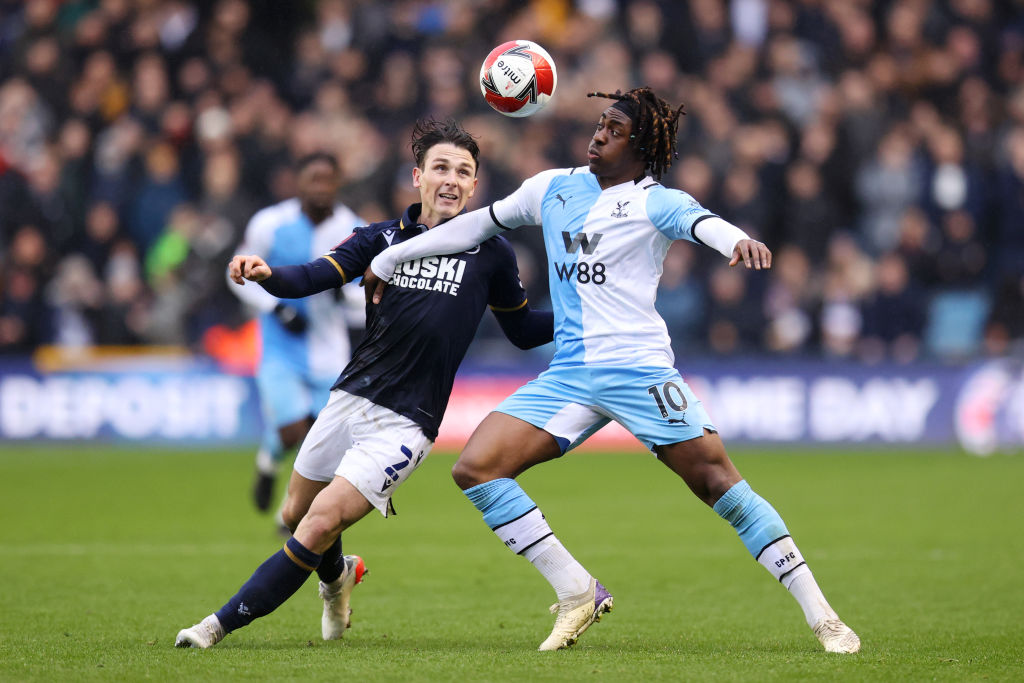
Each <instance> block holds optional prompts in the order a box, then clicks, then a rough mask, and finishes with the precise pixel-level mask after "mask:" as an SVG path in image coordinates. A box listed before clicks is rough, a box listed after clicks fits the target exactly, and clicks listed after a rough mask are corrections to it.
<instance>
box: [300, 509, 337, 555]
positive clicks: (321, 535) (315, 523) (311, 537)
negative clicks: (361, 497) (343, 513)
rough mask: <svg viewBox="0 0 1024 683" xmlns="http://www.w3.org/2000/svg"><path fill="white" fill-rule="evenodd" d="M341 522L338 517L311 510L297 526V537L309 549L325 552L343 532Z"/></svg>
mask: <svg viewBox="0 0 1024 683" xmlns="http://www.w3.org/2000/svg"><path fill="white" fill-rule="evenodd" d="M342 527H343V525H342V523H341V520H340V519H338V518H337V515H332V514H329V513H326V512H324V511H322V510H321V511H317V510H310V511H309V512H308V513H306V515H305V516H304V517H303V518H302V521H301V522H299V524H298V525H297V526H296V529H295V536H296V537H300V536H301V538H299V540H300V542H302V544H303V545H305V546H306V547H307V548H310V549H311V550H314V549H315V552H323V551H324V550H326V549H327V548H328V547H329V546H330V545H331V544H332V543H334V539H336V538H337V537H338V534H340V533H341V531H342Z"/></svg>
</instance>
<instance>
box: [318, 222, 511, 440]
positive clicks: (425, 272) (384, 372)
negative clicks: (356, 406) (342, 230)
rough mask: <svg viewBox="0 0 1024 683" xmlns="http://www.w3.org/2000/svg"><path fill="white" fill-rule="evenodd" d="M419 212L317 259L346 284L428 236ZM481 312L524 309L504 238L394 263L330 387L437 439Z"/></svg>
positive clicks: (375, 227) (366, 231) (358, 234)
mask: <svg viewBox="0 0 1024 683" xmlns="http://www.w3.org/2000/svg"><path fill="white" fill-rule="evenodd" d="M419 212H420V205H419V204H413V205H412V206H410V207H409V209H407V210H406V212H405V215H404V216H403V218H402V219H401V220H396V221H388V222H385V223H374V224H372V225H369V226H366V227H363V228H356V229H355V230H354V231H353V233H352V235H351V236H350V237H349V238H347V239H346V240H345V241H344V242H342V243H341V244H339V245H338V246H337V247H335V248H334V249H333V250H332V251H331V252H330V253H329V254H328V255H326V256H325V257H324V258H325V259H326V260H327V261H330V262H332V265H333V266H334V267H335V268H336V269H337V270H338V273H339V275H340V276H341V277H342V278H344V281H345V282H350V281H351V280H353V279H354V278H357V277H359V276H361V275H362V274H363V273H364V272H365V271H366V268H367V266H369V265H370V261H371V260H373V257H374V256H376V255H377V254H379V253H380V252H382V251H384V249H386V248H387V247H389V246H390V245H391V244H394V243H398V242H403V241H405V240H407V239H410V238H412V237H415V236H416V235H418V234H420V233H421V232H423V231H424V230H426V229H427V228H426V226H424V225H421V224H419V223H417V222H416V218H418V217H419ZM487 306H490V307H491V308H492V309H494V310H495V311H497V312H502V311H514V310H516V309H520V308H523V307H525V306H526V291H525V290H524V289H523V285H522V283H520V281H519V269H518V267H517V265H516V258H515V253H514V252H513V251H512V246H511V245H510V244H509V243H508V241H507V240H505V238H503V237H500V236H498V237H492V238H491V239H489V240H487V241H486V242H484V243H483V244H481V245H479V246H478V247H473V248H472V249H469V250H468V251H464V252H462V253H459V254H450V255H447V256H429V257H426V258H422V259H417V260H413V261H408V262H406V263H403V264H400V265H399V267H398V269H397V270H396V271H395V276H394V278H392V280H391V283H390V284H389V285H388V287H387V289H385V290H384V295H383V298H382V299H381V302H380V304H378V305H376V306H375V305H373V304H368V305H367V307H366V333H365V335H364V337H363V340H362V342H360V344H359V345H358V346H357V347H356V349H355V351H353V353H352V360H351V361H350V362H349V364H348V365H347V366H346V367H345V369H344V371H343V372H342V373H341V376H340V377H339V378H338V381H337V382H335V384H334V387H333V388H334V389H342V390H344V391H347V392H349V393H351V394H356V395H357V396H362V397H363V398H366V399H368V400H370V401H372V402H374V403H376V404H377V405H381V406H384V407H385V408H389V409H391V410H393V411H395V412H396V413H398V414H400V415H404V416H406V417H408V418H409V419H410V420H412V421H413V422H415V423H416V424H417V425H419V426H420V427H421V428H422V429H423V433H424V434H426V435H427V436H428V437H429V438H430V439H436V438H437V430H438V427H439V425H440V424H441V418H442V417H443V416H444V411H445V408H446V407H447V406H448V397H449V395H450V394H451V391H452V383H453V382H454V380H455V372H456V370H458V367H459V363H461V362H462V359H463V357H464V356H465V355H466V349H467V348H468V347H469V344H470V342H471V341H472V340H473V336H474V335H475V333H476V328H477V325H478V324H479V323H480V318H481V317H483V314H484V311H485V310H486V308H487Z"/></svg>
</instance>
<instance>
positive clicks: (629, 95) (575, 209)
mask: <svg viewBox="0 0 1024 683" xmlns="http://www.w3.org/2000/svg"><path fill="white" fill-rule="evenodd" d="M592 95H594V96H599V97H606V98H610V99H612V100H615V102H614V104H612V105H611V106H610V107H608V108H607V109H605V110H604V112H603V113H601V115H600V118H599V120H598V123H597V129H596V130H595V132H594V135H593V137H592V139H591V142H590V146H589V148H588V150H587V157H588V165H587V166H585V167H580V168H571V169H556V170H550V171H544V172H542V173H539V174H537V175H535V176H533V177H532V178H529V179H527V180H526V181H525V182H524V183H523V184H522V186H521V187H520V188H519V189H518V190H517V191H516V192H514V193H513V194H511V195H509V196H508V197H506V198H505V199H502V200H500V201H498V202H495V203H494V204H493V205H492V206H491V207H490V208H489V209H480V210H478V211H474V212H472V213H470V214H467V215H466V216H462V217H458V218H456V219H455V220H452V221H451V222H450V223H449V224H447V225H445V226H444V227H442V228H441V229H439V230H434V231H431V232H430V233H429V234H427V235H423V236H420V237H418V238H416V239H414V240H410V241H408V242H404V243H403V244H401V245H396V246H394V247H392V248H391V249H388V250H387V251H385V252H384V253H382V254H380V255H379V256H377V257H376V258H375V259H374V260H373V262H372V263H371V269H372V271H373V273H374V274H375V275H376V276H377V277H378V278H380V280H381V282H377V283H371V282H369V279H372V278H368V281H367V282H366V285H367V286H371V285H373V286H375V287H376V292H377V293H378V294H379V293H380V292H381V291H382V288H383V284H384V283H385V282H387V281H388V280H390V279H391V278H392V274H393V272H394V270H395V266H396V264H398V263H401V262H403V261H407V260H408V259H411V258H422V257H425V256H427V255H429V254H436V253H447V252H451V251H458V250H461V249H466V248H468V247H470V246H471V245H473V244H475V243H476V242H478V241H480V240H484V239H487V238H489V237H490V236H492V235H495V234H498V233H500V232H502V231H504V230H508V229H512V228H516V227H519V226H522V225H542V227H543V231H544V241H545V247H546V250H547V257H548V277H549V282H550V288H551V300H552V306H553V308H554V314H555V342H556V346H557V349H556V352H555V356H554V359H553V360H552V361H551V366H550V368H549V369H548V370H546V371H545V372H544V373H542V374H541V375H540V376H539V377H538V378H537V379H535V380H533V381H532V382H530V383H529V384H527V385H526V386H524V387H522V388H520V389H519V390H517V391H516V392H515V393H514V394H513V395H512V396H510V397H509V398H508V399H506V400H505V401H504V402H503V403H502V404H501V405H499V406H498V407H497V408H496V409H495V412H492V413H491V414H490V415H488V416H487V417H486V418H485V419H484V420H483V422H481V423H480V425H479V426H478V427H477V429H476V431H475V432H474V433H473V435H472V436H471V437H470V439H469V442H468V443H467V444H466V447H465V449H464V450H463V451H462V454H461V455H460V457H459V459H458V461H457V462H456V464H455V467H454V469H453V471H452V473H453V476H454V477H455V481H456V483H457V484H458V485H459V486H460V487H461V488H462V489H463V491H464V492H465V494H466V496H467V497H468V498H469V499H470V501H471V502H472V503H473V504H474V505H475V506H476V507H477V509H478V510H480V512H481V513H483V518H484V521H485V522H486V523H487V524H488V526H490V527H491V529H492V530H493V531H494V532H495V533H496V534H497V535H498V537H499V538H500V539H501V540H502V541H503V542H504V543H505V544H506V545H507V546H508V547H509V548H510V549H512V550H513V551H514V552H516V553H517V554H520V555H523V556H525V557H526V558H527V560H529V561H530V562H531V563H533V565H534V566H535V567H536V568H537V569H538V570H539V571H540V572H541V573H542V574H543V575H544V577H545V578H546V579H547V580H548V582H549V583H550V584H551V585H552V587H553V588H554V589H555V593H556V595H557V596H558V605H557V612H558V615H557V617H556V620H555V626H554V629H553V630H552V632H551V634H550V635H549V636H548V638H547V639H546V640H544V642H542V643H541V645H540V649H541V650H555V649H560V648H564V647H569V646H571V645H572V644H573V643H575V642H576V639H577V638H578V637H579V636H580V634H582V633H583V632H584V631H586V630H587V628H589V627H590V625H591V624H593V623H594V622H595V621H596V620H597V619H598V618H599V617H600V616H601V614H602V613H603V612H606V611H608V610H609V609H611V607H612V602H613V601H612V596H611V594H610V593H609V592H608V591H607V590H606V589H605V588H604V586H602V585H601V584H600V583H599V582H598V581H597V580H596V579H595V578H594V577H593V576H591V574H590V573H589V572H587V570H586V569H584V568H583V567H582V566H581V565H580V564H579V562H577V561H576V560H575V559H574V558H573V557H572V555H570V554H569V552H568V551H567V550H566V549H565V547H564V546H563V545H562V543H561V542H560V541H559V540H558V539H557V538H556V537H555V536H554V534H553V533H552V531H551V528H550V527H549V526H548V524H547V522H546V521H545V519H544V515H543V514H541V512H540V510H539V509H538V507H537V505H536V504H535V503H534V502H533V501H532V500H530V498H529V497H528V496H527V495H526V494H525V493H524V492H523V490H522V489H521V488H520V487H519V485H518V484H517V483H516V481H515V479H514V478H515V477H517V476H518V475H519V474H521V473H522V472H523V471H525V470H527V469H528V468H530V467H532V466H533V465H536V464H538V463H541V462H545V461H548V460H552V459H554V458H557V457H560V456H561V455H562V454H564V453H565V452H567V451H568V450H570V449H571V448H573V447H574V446H575V445H577V444H579V443H581V442H582V441H583V440H584V439H586V438H587V437H588V436H590V435H591V434H593V433H594V432H595V431H597V430H598V429H600V428H601V427H603V426H604V425H605V424H607V423H608V422H609V421H610V420H615V421H617V422H619V423H620V424H622V425H623V426H624V427H626V429H628V430H629V431H630V432H632V433H633V435H635V436H636V437H637V438H638V439H639V440H640V441H641V442H642V443H643V444H644V445H646V446H647V447H648V448H650V449H651V450H652V451H653V452H654V453H655V454H656V455H657V457H658V459H659V460H660V461H661V462H663V463H664V464H665V465H667V466H668V467H669V468H670V469H671V470H672V471H673V472H675V473H676V474H678V475H679V476H680V477H682V479H683V480H684V481H685V482H686V484H687V485H688V486H689V487H690V489H691V490H692V491H693V492H694V493H695V494H696V495H697V497H699V498H700V499H701V500H703V501H704V502H705V503H707V504H708V505H709V506H712V507H713V508H714V510H715V512H717V513H718V514H719V515H720V516H722V517H723V518H724V519H725V520H727V521H728V522H729V523H730V524H731V525H732V526H733V527H734V528H735V530H736V531H737V532H738V533H739V536H740V539H741V540H742V541H743V543H744V545H745V546H746V547H747V549H748V550H749V551H750V553H751V554H752V555H753V556H754V557H755V558H756V559H757V561H758V562H759V563H760V564H761V565H763V566H764V567H765V568H766V569H768V571H769V572H771V574H772V576H773V577H775V578H776V579H777V580H778V581H779V582H780V583H782V584H783V585H784V586H785V587H786V588H787V589H789V591H790V593H791V594H792V595H793V597H794V598H796V600H797V602H798V603H799V604H800V607H801V608H802V609H803V612H804V616H805V618H806V620H807V623H808V625H809V626H811V628H812V629H813V631H814V634H815V636H816V637H817V638H818V640H819V641H820V642H821V644H822V645H823V646H824V648H825V649H826V650H827V651H829V652H842V653H852V652H857V651H858V650H859V649H860V639H859V638H858V637H857V635H856V634H855V633H854V632H853V631H852V630H851V629H850V628H849V627H847V626H846V624H844V623H843V622H842V621H841V620H840V619H839V617H838V616H837V615H836V613H835V612H834V611H833V609H832V608H831V607H830V606H829V604H828V602H827V601H826V600H825V596H824V595H823V594H822V592H821V590H820V589H819V588H818V585H817V583H816V582H815V580H814V577H813V575H812V574H811V571H810V569H809V568H808V566H807V564H806V562H804V559H803V557H802V555H801V554H800V550H799V549H798V548H797V546H796V544H795V543H794V542H793V539H792V538H791V537H790V535H789V531H788V530H787V528H786V525H785V524H784V523H783V521H782V518H781V517H780V516H779V514H778V513H777V512H776V511H775V509H774V508H773V507H772V506H771V505H770V504H769V503H768V502H767V501H765V500H764V499H763V498H761V497H760V496H758V495H757V494H756V493H754V492H753V491H752V490H751V488H750V486H749V485H748V484H747V482H746V481H744V480H743V479H742V477H741V476H740V474H739V472H738V471H737V470H736V467H735V466H734V465H733V463H732V462H731V461H730V459H729V457H728V455H727V454H726V452H725V448H724V447H723V446H722V441H721V439H720V438H719V436H718V434H717V431H716V429H715V427H714V425H713V424H712V422H711V420H710V418H709V417H708V415H707V413H706V411H705V410H704V408H703V406H702V405H701V403H700V401H699V400H698V399H697V397H696V396H695V395H694V394H693V392H692V391H691V390H690V388H689V387H688V386H687V385H686V383H685V382H684V381H683V379H682V377H681V376H680V374H679V372H678V371H677V370H676V369H675V367H674V357H673V354H672V351H671V348H670V345H669V337H668V333H667V331H666V328H665V323H664V322H663V321H662V319H661V318H660V317H659V316H658V314H657V313H656V311H655V308H654V300H655V295H656V289H657V284H658V280H659V278H660V276H661V272H662V261H663V260H664V258H665V253H666V251H667V250H668V247H669V244H670V243H671V242H672V240H678V239H686V240H690V241H692V242H698V243H702V244H706V245H707V246H710V247H712V248H714V249H716V250H717V251H719V252H720V253H722V254H723V255H725V256H726V257H728V258H730V259H731V260H730V265H736V264H738V263H740V262H741V261H742V262H743V263H744V265H745V266H746V267H747V268H755V269H762V268H769V267H771V252H770V251H769V250H768V248H767V247H766V246H765V245H764V244H762V243H761V242H758V241H755V240H752V239H750V238H749V237H748V236H747V235H746V234H745V233H744V232H743V231H742V230H740V229H739V228H737V227H735V226H733V225H731V224H729V223H727V222H726V221H724V220H722V219H721V218H719V217H718V216H715V215H714V214H712V213H711V212H709V211H708V210H707V209H705V208H703V207H702V206H701V205H700V204H699V203H698V202H697V201H695V200H694V199H693V198H692V197H690V196H689V195H687V194H686V193H685V192H681V191H678V190H671V189H668V188H665V187H663V186H662V185H661V184H660V183H659V182H658V179H660V178H661V176H662V175H663V173H664V172H665V171H666V170H667V169H668V167H669V166H670V165H671V163H672V159H673V156H674V153H675V143H676V131H677V127H678V118H679V115H680V114H681V113H682V107H679V108H678V109H674V108H673V107H671V106H669V105H668V104H667V103H666V102H665V101H664V100H662V99H660V98H659V97H657V95H655V93H654V92H653V91H652V90H650V89H649V88H638V89H634V90H630V91H628V92H626V93H625V94H621V93H618V92H617V93H615V94H614V95H607V94H603V93H592ZM595 493H597V492H595Z"/></svg>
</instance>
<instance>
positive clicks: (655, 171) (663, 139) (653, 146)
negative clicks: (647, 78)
mask: <svg viewBox="0 0 1024 683" xmlns="http://www.w3.org/2000/svg"><path fill="white" fill-rule="evenodd" d="M587 97H606V98H608V99H610V100H615V101H616V102H623V103H624V104H626V105H627V107H628V108H629V109H630V111H631V113H633V112H635V114H634V115H633V116H631V118H632V119H633V135H632V136H631V137H632V138H633V147H634V148H635V149H636V150H637V151H638V152H640V156H641V158H643V160H644V168H645V170H649V171H650V172H651V175H653V176H654V177H655V178H657V179H658V180H661V176H662V175H664V174H665V171H667V170H668V169H669V167H670V166H672V160H673V159H674V158H675V157H676V133H677V131H678V130H679V117H680V116H681V115H682V114H684V112H683V105H681V104H680V105H679V107H678V108H676V107H673V106H672V105H670V104H669V103H668V102H666V101H665V100H663V99H661V98H660V97H658V96H657V94H655V92H654V91H653V90H651V89H650V88H648V87H643V88H633V89H632V90H627V91H626V92H622V91H621V90H616V91H615V92H614V93H603V92H592V93H588V94H587Z"/></svg>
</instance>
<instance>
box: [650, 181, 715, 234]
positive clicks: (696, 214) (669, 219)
mask: <svg viewBox="0 0 1024 683" xmlns="http://www.w3.org/2000/svg"><path fill="white" fill-rule="evenodd" d="M714 215H715V214H713V213H711V212H710V211H708V210H707V209H705V208H704V207H703V206H701V205H700V202H698V201H697V200H696V199H694V198H693V197H691V196H690V195H688V194H686V193H685V192H683V191H682V190H671V189H669V188H666V187H660V186H659V187H655V188H652V189H651V191H650V193H649V194H648V195H647V217H648V218H649V219H650V220H651V223H653V224H654V227H656V228H657V229H658V231H659V232H660V233H661V234H663V235H665V237H668V238H669V239H673V240H689V241H691V242H697V239H696V238H695V237H694V236H693V228H694V226H696V225H697V223H699V222H700V221H702V220H703V219H705V218H711V217H713V216H714Z"/></svg>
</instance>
